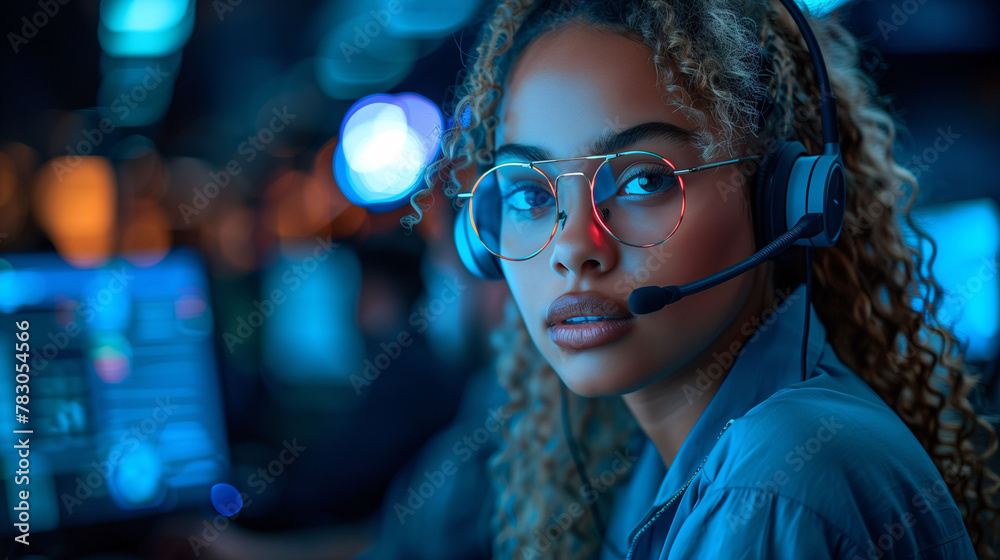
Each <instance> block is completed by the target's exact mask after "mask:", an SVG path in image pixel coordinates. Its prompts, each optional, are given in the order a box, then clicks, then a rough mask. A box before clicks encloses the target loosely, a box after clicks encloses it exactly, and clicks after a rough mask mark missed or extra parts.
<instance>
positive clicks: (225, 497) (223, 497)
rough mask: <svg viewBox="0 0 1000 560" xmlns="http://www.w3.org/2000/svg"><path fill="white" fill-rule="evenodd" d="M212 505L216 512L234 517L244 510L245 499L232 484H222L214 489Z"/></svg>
mask: <svg viewBox="0 0 1000 560" xmlns="http://www.w3.org/2000/svg"><path fill="white" fill-rule="evenodd" d="M212 505H213V506H215V511H217V512H219V513H220V514H222V515H224V516H226V517H232V516H234V515H236V514H237V513H239V511H240V510H241V509H243V497H242V496H240V491H239V490H237V489H236V488H234V487H233V485H232V484H226V483H225V482H222V483H220V484H216V485H215V486H213V487H212Z"/></svg>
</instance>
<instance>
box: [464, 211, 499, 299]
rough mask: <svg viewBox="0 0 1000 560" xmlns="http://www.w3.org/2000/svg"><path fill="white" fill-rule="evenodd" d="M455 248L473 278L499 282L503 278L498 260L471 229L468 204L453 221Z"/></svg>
mask: <svg viewBox="0 0 1000 560" xmlns="http://www.w3.org/2000/svg"><path fill="white" fill-rule="evenodd" d="M455 248H456V249H457V250H458V256H459V258H461V259H462V264H464V265H465V268H467V269H468V270H469V272H470V273H472V275H473V276H475V277H477V278H482V279H483V280H500V279H502V278H503V277H504V276H503V270H502V269H501V268H500V259H499V258H497V256H496V255H494V254H493V253H490V252H489V251H488V250H486V247H484V246H483V244H482V242H481V241H479V236H477V235H476V230H474V229H473V228H472V220H471V219H470V218H469V205H468V204H466V205H464V206H463V207H462V209H461V210H460V211H459V213H458V216H457V217H456V219H455Z"/></svg>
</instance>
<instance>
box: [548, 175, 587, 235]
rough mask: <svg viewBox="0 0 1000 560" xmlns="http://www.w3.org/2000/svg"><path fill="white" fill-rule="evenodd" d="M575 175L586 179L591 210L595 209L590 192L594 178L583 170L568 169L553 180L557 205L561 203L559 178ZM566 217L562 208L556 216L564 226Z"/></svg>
mask: <svg viewBox="0 0 1000 560" xmlns="http://www.w3.org/2000/svg"><path fill="white" fill-rule="evenodd" d="M595 173H596V172H595ZM573 176H579V177H583V179H584V181H586V183H587V200H588V201H590V207H591V210H593V206H594V204H593V201H592V200H591V199H592V196H591V192H590V189H591V188H592V183H593V178H592V177H590V176H589V175H587V173H584V172H583V171H567V172H566V173H560V174H559V175H556V178H555V180H553V181H552V190H553V192H555V194H556V204H557V205H558V204H559V179H562V178H563V177H573ZM591 214H593V212H591ZM566 217H567V215H566V211H565V210H561V209H560V210H559V214H558V215H557V217H556V220H558V221H559V222H561V224H562V227H563V228H565V227H566Z"/></svg>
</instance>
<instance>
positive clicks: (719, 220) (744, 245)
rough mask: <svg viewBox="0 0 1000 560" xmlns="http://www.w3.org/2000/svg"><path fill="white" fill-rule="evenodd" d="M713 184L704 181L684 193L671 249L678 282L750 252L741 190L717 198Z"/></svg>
mask: <svg viewBox="0 0 1000 560" xmlns="http://www.w3.org/2000/svg"><path fill="white" fill-rule="evenodd" d="M714 183H715V181H711V182H708V181H706V182H705V183H704V184H701V185H698V187H702V188H701V189H700V190H699V191H695V192H694V193H693V196H688V200H687V208H686V210H685V213H684V221H683V222H682V223H681V226H680V228H679V229H678V230H677V234H676V235H675V237H676V238H677V239H676V241H677V242H676V243H675V250H674V251H673V252H674V258H675V260H676V261H678V262H677V268H679V269H680V270H679V271H678V273H679V276H680V277H681V282H692V281H694V280H698V279H700V278H704V277H705V276H708V275H711V274H714V273H716V272H719V271H720V270H723V269H725V268H727V267H729V266H732V265H734V264H736V263H737V262H739V261H741V260H742V259H745V258H746V257H748V256H750V255H751V254H753V249H754V230H753V224H752V223H751V220H750V217H749V214H748V213H747V210H748V207H747V203H746V200H745V195H744V194H743V191H742V190H741V191H739V192H737V193H732V194H730V195H729V196H727V197H720V196H718V193H717V191H716V189H715V186H714ZM671 241H673V239H671ZM709 291H711V290H709Z"/></svg>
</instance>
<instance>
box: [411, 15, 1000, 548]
mask: <svg viewBox="0 0 1000 560" xmlns="http://www.w3.org/2000/svg"><path fill="white" fill-rule="evenodd" d="M570 20H583V21H585V22H587V23H588V24H591V25H594V26H597V27H600V28H603V29H608V30H611V31H614V32H617V33H622V34H625V35H627V36H630V37H634V38H636V39H637V40H640V41H642V42H643V43H645V44H646V45H648V46H649V47H650V48H651V49H652V52H653V55H652V58H651V61H652V62H653V64H654V65H655V66H656V69H657V75H658V78H659V80H660V85H661V86H662V87H663V88H664V90H665V91H666V92H667V94H668V95H667V98H666V99H665V100H664V102H665V103H669V104H671V105H673V106H676V107H678V108H679V109H680V110H682V111H683V113H684V114H685V115H686V116H687V117H688V118H690V119H691V120H692V121H693V122H695V123H696V124H697V125H698V129H697V131H696V142H697V146H698V147H699V148H700V149H701V151H702V159H703V160H705V161H710V160H711V159H712V158H713V157H715V156H717V155H718V154H720V153H724V152H732V150H733V148H732V147H731V146H734V145H737V142H736V141H737V140H739V139H741V138H743V139H745V138H750V141H749V142H747V143H746V150H745V152H746V153H759V151H754V150H759V149H760V148H761V146H762V145H764V144H765V143H766V141H767V140H768V139H772V140H773V139H775V138H778V139H784V138H785V137H786V136H788V135H791V136H793V137H794V138H796V139H797V140H799V141H801V142H802V143H803V144H804V145H805V147H806V149H807V150H809V152H810V153H818V152H820V151H822V139H821V124H820V118H819V111H818V109H816V105H817V98H818V94H817V87H816V76H815V75H814V70H813V66H812V63H811V61H810V58H809V53H808V50H807V48H806V46H805V43H804V41H803V40H802V37H801V34H800V32H799V30H798V28H797V27H796V26H795V24H794V22H793V20H792V19H791V17H790V16H789V15H788V13H787V12H786V10H785V9H784V7H783V6H781V4H780V3H779V2H778V1H777V0H770V1H768V0H736V1H723V0H704V1H702V0H698V1H694V0H686V1H674V2H667V1H664V0H623V1H619V2H600V1H595V0H561V1H560V2H548V1H538V2H534V1H531V0H503V1H500V2H499V3H498V4H497V5H496V7H495V10H494V11H493V12H492V15H491V16H489V17H488V20H487V21H486V23H485V25H484V27H483V31H482V34H481V36H480V38H479V44H478V48H477V50H476V52H477V57H476V58H475V61H474V63H473V64H472V67H471V68H470V69H468V71H467V72H465V73H464V76H463V77H462V81H461V85H460V87H459V89H458V90H457V92H456V97H457V99H456V103H455V114H456V115H462V114H463V112H465V111H466V110H468V113H469V118H468V120H467V122H464V123H463V122H462V121H463V119H462V118H458V119H456V122H455V124H454V126H453V127H452V128H450V129H449V130H448V131H446V133H445V135H444V139H443V152H444V155H443V157H442V158H441V159H440V160H439V161H437V162H435V164H434V165H432V166H431V167H430V168H429V169H428V171H427V175H426V179H427V183H428V185H432V186H433V185H435V184H442V185H443V189H444V192H445V194H446V195H447V196H448V197H449V198H451V197H453V196H454V195H455V194H456V193H457V192H458V190H459V189H461V188H462V187H463V185H462V178H463V177H464V176H465V175H466V174H467V173H468V172H469V171H473V172H474V171H475V169H476V167H477V166H478V167H479V168H483V167H485V166H489V165H490V164H491V163H492V161H493V150H494V145H493V144H494V134H495V131H496V126H497V123H498V117H497V115H496V109H497V107H498V105H499V103H500V100H501V96H502V94H503V84H504V79H505V75H506V73H507V72H508V70H509V68H510V65H511V62H512V60H513V59H514V58H515V57H516V56H517V54H518V53H519V52H520V51H521V50H522V49H523V48H524V47H525V46H526V45H527V44H528V43H529V42H530V41H531V40H532V39H534V38H535V37H537V36H538V35H539V34H541V33H544V32H546V31H548V30H551V29H553V28H555V27H557V26H559V25H562V24H564V23H566V22H568V21H570ZM809 20H810V25H811V26H812V28H813V30H814V32H815V34H816V36H817V39H818V40H819V43H820V45H821V48H822V50H823V54H824V56H825V58H826V63H827V67H828V71H829V74H830V81H831V86H832V88H833V91H834V95H835V96H836V98H837V110H838V117H839V125H840V134H841V140H840V141H841V149H842V153H843V160H844V166H845V169H846V170H845V175H846V180H847V208H846V215H845V217H844V229H843V231H842V233H841V235H840V238H839V239H838V241H837V243H836V245H835V246H834V247H830V248H825V249H817V250H816V251H815V260H814V262H813V266H812V272H813V275H814V287H813V302H814V305H815V308H816V311H817V313H818V315H819V317H820V319H821V320H822V321H823V323H824V325H826V327H827V337H828V340H829V342H830V344H831V345H832V347H833V348H834V350H835V351H836V353H837V356H838V357H839V358H840V359H841V361H843V363H844V364H845V365H847V366H848V367H850V368H851V369H852V370H854V371H855V372H856V373H857V374H858V375H859V376H861V378H863V379H864V380H865V381H866V382H867V383H868V384H869V385H870V386H871V387H872V388H873V389H874V390H875V391H876V392H877V393H878V394H879V395H880V396H881V398H882V399H883V400H884V401H885V402H886V403H887V404H888V405H889V406H890V407H891V408H892V409H893V410H894V411H895V412H896V413H897V414H898V415H899V417H900V418H901V419H902V420H903V421H904V422H905V423H906V425H907V426H908V427H909V428H910V430H911V431H912V432H913V434H914V435H915V436H916V437H917V439H918V440H919V441H920V443H921V444H922V445H923V447H924V449H925V450H926V451H927V453H928V454H929V455H930V457H931V458H932V459H933V460H934V463H935V465H937V467H938V470H939V471H940V473H941V474H942V476H943V477H944V480H945V481H946V482H947V484H948V487H949V489H950V491H951V495H952V496H953V498H954V499H955V502H956V503H957V504H958V507H959V509H960V510H961V513H962V516H963V519H964V521H965V526H966V528H967V529H968V532H969V535H970V537H971V539H972V542H973V545H974V546H975V549H976V552H977V554H978V555H979V557H980V558H994V557H995V555H994V552H995V551H994V549H993V543H991V542H990V541H991V535H996V534H997V532H998V531H1000V510H998V508H997V506H996V505H994V503H993V501H992V498H991V497H992V496H993V495H994V494H995V493H996V491H997V488H998V487H1000V478H998V477H997V475H996V474H995V473H994V472H993V471H992V470H991V469H990V467H989V464H988V459H989V457H990V456H992V454H993V453H994V452H995V450H996V448H997V437H996V433H995V431H994V429H993V428H992V426H991V425H990V424H989V422H987V421H986V420H985V419H983V418H982V417H980V416H979V415H977V414H976V412H975V411H974V409H973V407H972V405H971V404H970V402H969V398H968V397H969V395H970V391H971V390H972V389H973V388H974V387H975V384H976V382H977V381H978V380H977V378H976V377H975V376H973V375H971V374H970V373H969V372H967V371H966V370H965V369H964V364H963V355H962V346H961V344H960V343H959V342H958V340H957V339H956V337H955V335H954V334H953V333H952V332H951V331H950V329H949V326H948V325H945V324H944V323H943V321H942V320H940V319H939V317H938V309H939V307H940V304H941V301H942V298H943V291H942V289H941V287H940V286H939V285H938V283H937V282H936V280H935V279H934V278H933V276H932V275H930V274H929V273H928V274H925V273H924V267H923V264H924V262H925V260H928V261H929V262H933V259H934V253H935V251H936V247H935V246H934V244H933V241H932V240H930V238H929V237H928V236H927V234H926V233H925V232H924V231H923V230H922V229H921V228H920V227H919V226H918V225H917V224H915V223H914V222H913V220H912V219H911V217H910V207H911V206H912V204H913V202H914V200H915V198H916V195H917V191H918V185H917V180H916V177H915V176H914V175H913V174H912V173H910V172H909V171H908V170H906V169H905V168H903V167H902V166H900V165H899V164H898V163H896V161H895V158H894V157H893V152H892V146H893V142H894V140H895V136H896V126H895V123H894V121H893V119H892V118H891V116H890V115H889V114H888V112H887V111H886V110H885V109H884V108H883V105H884V103H883V100H882V99H881V98H879V97H877V95H876V93H875V85H874V83H873V81H872V80H871V79H870V78H869V77H867V76H866V75H865V74H864V73H863V72H862V71H861V70H860V69H859V68H858V66H859V46H858V41H857V40H856V39H855V38H854V37H853V36H852V35H851V34H850V33H849V32H848V31H846V30H845V29H844V28H843V27H842V26H840V25H839V24H838V23H837V22H835V21H832V20H830V19H818V18H812V17H810V18H809ZM728 155H733V154H731V153H730V154H728ZM465 186H466V187H468V185H465ZM431 193H432V187H429V188H427V189H425V190H424V191H421V192H419V193H417V194H416V195H414V197H413V199H412V200H411V203H412V205H413V207H414V208H415V209H416V214H417V215H416V216H415V217H414V216H409V217H408V218H407V219H406V220H404V221H406V222H407V223H408V224H411V225H412V224H413V223H415V222H417V221H419V219H420V217H421V215H422V210H423V209H426V205H425V204H426V202H427V199H428V198H430V199H431V201H432V195H431ZM748 196H749V195H748ZM899 212H902V217H904V218H905V220H906V222H907V224H908V226H909V227H910V228H911V229H912V230H913V231H914V232H915V234H916V235H917V237H918V240H919V241H928V242H929V243H930V246H931V248H932V249H931V254H930V256H929V257H927V256H925V255H923V254H922V252H921V250H920V245H919V244H918V245H917V246H916V247H911V246H909V245H907V244H906V243H905V242H904V238H903V231H902V228H901V225H900V223H899V220H898V217H899V214H898V213H899ZM783 274H784V276H781V277H780V278H782V280H781V282H787V283H788V284H789V285H795V284H797V283H800V282H802V281H803V280H804V274H803V272H802V271H796V270H794V269H788V270H785V271H784V273H783ZM915 299H916V300H919V302H920V305H918V306H916V309H915V308H914V305H913V301H914V300H915ZM493 342H494V349H495V351H496V352H497V353H498V362H497V364H498V366H497V367H498V372H497V373H498V376H499V380H500V383H501V384H502V385H503V386H504V387H505V388H506V390H507V391H508V392H509V395H510V403H509V404H508V405H507V406H508V407H509V410H510V411H512V412H513V413H514V417H513V420H512V421H511V422H509V423H507V424H505V426H504V445H503V446H502V447H501V449H500V450H499V451H498V452H497V453H496V455H495V456H494V457H493V459H492V460H491V464H490V468H491V470H492V472H493V474H494V475H495V481H496V485H497V492H498V502H497V508H496V511H495V513H494V518H493V527H494V531H495V535H496V537H495V540H494V553H495V555H496V556H497V557H500V558H512V557H514V556H515V555H516V556H518V557H522V556H524V557H537V556H544V557H547V558H590V557H593V556H595V555H596V554H597V552H598V551H599V549H600V546H601V538H602V535H601V534H600V528H599V525H598V524H597V521H599V520H595V519H594V518H593V516H592V512H591V510H590V508H589V507H586V506H587V505H588V502H594V506H595V507H596V509H597V510H598V511H600V510H603V511H605V512H606V511H608V510H609V508H610V504H611V501H612V499H613V496H614V490H615V488H617V487H619V486H620V483H621V482H623V481H624V480H625V479H627V477H628V474H629V472H630V471H629V472H625V473H618V472H617V471H614V472H615V476H613V477H610V478H613V479H614V480H610V481H609V482H610V483H609V484H607V485H601V484H599V483H598V484H592V483H593V482H595V481H593V480H592V481H581V480H580V478H579V476H578V475H577V473H576V471H575V470H574V466H573V459H572V456H571V454H570V452H569V450H568V447H567V441H566V439H565V438H564V437H563V436H562V429H563V425H562V421H563V420H562V419H561V418H560V416H559V411H560V406H559V404H560V403H559V402H558V401H556V399H558V398H559V394H560V390H561V389H562V386H561V381H560V380H559V378H558V376H557V375H556V374H555V372H554V371H553V369H552V367H551V366H550V365H549V364H548V363H546V361H545V360H544V359H543V358H542V356H541V354H540V353H539V352H538V350H537V348H535V346H534V345H533V343H532V341H531V339H530V337H529V335H528V333H527V330H526V328H525V326H524V323H523V321H522V320H521V318H520V316H519V314H518V312H517V310H516V307H515V306H514V305H513V303H512V302H510V301H508V303H507V320H506V322H505V324H504V325H503V326H502V328H500V329H498V331H497V332H496V333H495V336H494V340H493ZM568 405H569V411H570V412H571V414H570V417H571V418H573V419H574V420H573V421H572V425H571V426H568V428H569V431H570V432H571V433H572V436H573V437H574V438H578V439H583V440H585V441H586V445H584V446H583V448H582V450H581V451H582V462H583V464H584V465H583V466H584V468H585V470H586V472H588V473H590V475H599V474H600V473H607V472H609V468H610V467H609V465H610V464H611V461H612V459H613V458H614V457H615V456H616V455H617V456H618V457H619V458H620V457H621V456H622V455H621V454H622V453H625V454H626V455H627V453H628V448H629V446H630V445H634V444H633V438H635V437H636V435H637V433H638V428H637V426H636V424H635V422H634V420H633V419H632V418H631V415H630V414H629V412H628V411H627V409H626V408H625V406H624V404H623V403H622V401H621V399H619V398H583V397H580V396H577V395H575V394H572V393H570V395H569V397H568ZM581 484H582V485H583V486H582V487H581ZM581 488H584V489H587V490H589V492H585V491H583V490H581ZM581 506H582V507H581ZM567 512H571V513H572V515H567Z"/></svg>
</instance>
